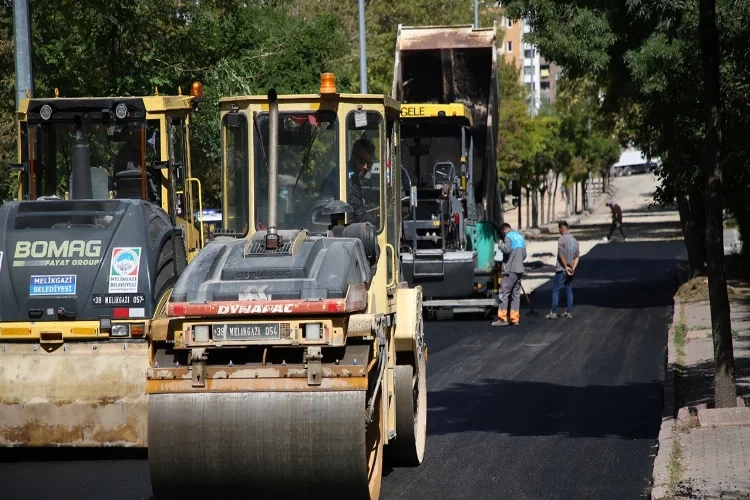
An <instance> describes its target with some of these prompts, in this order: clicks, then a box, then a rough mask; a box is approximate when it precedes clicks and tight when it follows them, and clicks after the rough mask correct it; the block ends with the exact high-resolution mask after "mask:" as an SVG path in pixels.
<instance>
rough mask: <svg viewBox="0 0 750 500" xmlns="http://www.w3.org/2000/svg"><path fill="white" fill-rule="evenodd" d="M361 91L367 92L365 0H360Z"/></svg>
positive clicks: (361, 92) (362, 92)
mask: <svg viewBox="0 0 750 500" xmlns="http://www.w3.org/2000/svg"><path fill="white" fill-rule="evenodd" d="M359 93H360V94H366V93H367V46H366V45H365V0H359Z"/></svg>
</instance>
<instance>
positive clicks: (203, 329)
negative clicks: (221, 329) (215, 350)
mask: <svg viewBox="0 0 750 500" xmlns="http://www.w3.org/2000/svg"><path fill="white" fill-rule="evenodd" d="M193 340H194V341H195V342H208V325H196V326H194V327H193Z"/></svg>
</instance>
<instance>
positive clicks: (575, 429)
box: [427, 379, 663, 439]
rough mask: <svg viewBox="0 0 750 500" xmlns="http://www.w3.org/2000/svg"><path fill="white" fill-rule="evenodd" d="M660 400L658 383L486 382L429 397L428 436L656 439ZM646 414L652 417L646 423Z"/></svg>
mask: <svg viewBox="0 0 750 500" xmlns="http://www.w3.org/2000/svg"><path fill="white" fill-rule="evenodd" d="M662 400H663V391H662V384H661V382H660V381H656V380H655V381H653V382H651V383H641V384H627V385H618V386H600V385H588V386H584V387H570V386H564V385H557V384H550V383H541V382H526V381H516V380H491V379H484V380H481V381H480V382H478V383H475V384H455V385H453V386H451V387H450V388H448V389H446V390H441V391H433V392H430V395H429V398H428V406H429V410H428V417H427V422H428V423H427V426H428V428H427V432H428V434H430V435H436V434H437V435H439V434H456V433H461V432H477V431H478V432H497V433H503V434H510V435H511V436H550V435H566V436H570V437H607V436H617V437H620V438H623V439H654V438H656V437H657V436H658V432H659V422H660V419H661V416H660V411H659V409H660V408H661V406H662ZM646 406H651V407H653V408H652V409H653V410H654V411H648V410H646V409H645V407H646ZM645 415H650V417H649V418H647V419H645V418H644V416H645Z"/></svg>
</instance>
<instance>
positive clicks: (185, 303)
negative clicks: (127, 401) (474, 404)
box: [147, 75, 427, 499]
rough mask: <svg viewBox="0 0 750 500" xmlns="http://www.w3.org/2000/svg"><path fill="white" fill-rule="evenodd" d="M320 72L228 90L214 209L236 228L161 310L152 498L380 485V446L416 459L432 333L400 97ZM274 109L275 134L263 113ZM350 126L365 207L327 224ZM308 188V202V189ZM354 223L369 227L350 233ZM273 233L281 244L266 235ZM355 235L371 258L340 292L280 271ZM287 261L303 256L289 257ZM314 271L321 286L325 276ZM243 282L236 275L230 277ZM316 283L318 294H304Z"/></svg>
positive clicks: (343, 197)
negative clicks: (366, 149) (403, 260)
mask: <svg viewBox="0 0 750 500" xmlns="http://www.w3.org/2000/svg"><path fill="white" fill-rule="evenodd" d="M327 78H329V75H324V77H323V84H324V85H322V88H321V92H322V93H321V94H315V95H279V96H277V99H276V100H274V99H273V97H272V96H274V97H276V96H275V93H274V92H272V93H270V94H269V97H266V96H245V97H232V98H225V99H222V100H221V102H220V107H221V118H222V144H223V156H224V179H225V184H224V187H223V195H224V203H223V207H222V213H223V216H224V225H225V228H227V229H233V230H234V231H236V236H235V237H233V238H232V237H222V236H218V237H216V238H215V239H214V240H213V241H211V242H210V243H208V244H207V245H206V248H205V249H204V250H203V252H202V253H201V255H199V256H198V258H197V259H196V260H194V261H193V262H192V263H191V264H190V265H189V266H188V269H187V270H186V271H185V273H183V276H182V277H181V278H180V281H179V282H178V284H177V285H176V286H175V289H174V292H173V295H172V297H171V299H170V302H169V304H168V306H167V309H168V316H169V317H168V319H164V320H159V321H157V322H155V323H154V325H153V326H154V328H153V331H152V338H153V343H152V346H151V347H152V353H151V367H150V368H149V370H148V375H147V379H148V382H147V389H148V393H149V462H150V469H151V480H152V486H153V490H154V493H155V498H157V499H161V498H170V497H172V496H173V495H174V496H179V495H181V494H186V493H188V492H191V493H196V492H199V491H204V490H205V491H207V492H213V493H212V494H230V493H232V492H237V491H250V492H252V495H253V498H287V497H288V495H294V494H305V495H307V496H308V497H309V498H322V497H327V498H348V499H356V498H367V499H374V498H379V495H380V481H381V474H382V464H383V453H384V448H383V447H384V446H385V450H386V451H387V450H389V449H390V450H391V451H392V455H393V457H394V463H396V462H397V461H398V459H401V462H403V463H405V464H411V465H418V464H419V463H421V462H422V459H423V454H424V446H425V433H426V359H427V349H426V345H425V343H424V338H423V332H422V306H421V289H420V288H419V287H416V288H409V287H408V285H407V284H406V282H405V281H403V279H401V273H400V260H399V250H398V249H399V245H398V242H399V237H400V227H401V217H402V210H403V209H402V192H401V185H400V155H399V121H400V117H399V115H400V111H401V108H400V105H399V103H398V102H396V101H394V100H392V99H390V98H389V97H387V96H383V95H354V94H338V93H336V92H335V90H334V91H330V92H328V91H327V90H328V89H329V88H330V85H328V86H327V85H326V83H327V82H328V83H330V80H327ZM276 113H278V114H276ZM274 116H277V117H279V118H277V123H279V125H278V128H277V131H278V132H277V134H278V136H277V138H276V139H275V140H276V141H277V143H278V144H279V146H278V147H276V146H274V144H275V143H274V139H273V136H274V132H273V128H272V127H273V125H268V122H271V124H273V123H274V122H273V120H274V118H273V117H274ZM266 120H267V121H266ZM258 134H260V137H259V135H258ZM360 139H366V140H368V141H370V143H371V144H372V145H373V146H374V147H373V150H372V158H370V163H369V165H370V169H369V172H368V173H367V174H364V175H363V176H362V177H361V181H360V182H361V185H362V186H363V187H362V188H361V194H362V196H363V198H364V199H365V200H366V202H367V203H366V204H365V207H366V213H370V214H374V215H375V217H374V219H372V218H371V219H369V220H370V221H371V223H370V224H365V223H362V222H356V221H353V217H354V215H355V212H356V210H353V211H349V212H347V213H346V224H345V226H338V225H337V224H336V223H335V221H334V219H335V217H332V219H331V225H330V226H329V222H328V221H327V220H321V218H322V219H325V217H327V215H325V214H326V213H328V212H326V210H328V211H329V212H330V211H331V209H332V207H334V205H335V204H334V205H326V203H327V202H328V201H327V200H328V198H325V199H323V200H322V201H321V200H320V198H321V196H322V195H321V192H322V191H323V188H320V189H318V187H316V186H320V185H325V183H326V182H333V184H335V183H336V181H337V182H338V190H335V193H334V195H333V196H332V199H333V198H335V199H338V200H340V201H346V202H347V203H349V204H350V206H351V200H352V192H351V188H350V185H349V183H348V176H350V175H354V174H352V172H353V171H352V169H351V165H352V161H353V159H354V160H356V156H357V151H359V150H357V149H356V148H354V144H355V143H357V142H358V141H359V140H360ZM316 141H317V142H316ZM295 151H299V156H295V155H294V154H293V152H295ZM266 160H268V161H266ZM363 163H364V160H363ZM266 168H268V170H267V172H268V174H267V175H266V174H265V173H264V170H265V169H266ZM270 178H275V179H277V185H276V189H277V190H278V191H277V192H278V198H277V201H278V204H277V207H278V208H277V214H278V217H277V220H274V218H273V217H269V214H270V212H269V210H270V207H269V206H268V205H267V203H266V200H270V199H271V198H272V196H273V195H272V194H270V193H273V192H274V191H273V189H274V188H273V187H270V186H269V185H267V184H266V181H267V179H270ZM256 183H262V186H259V185H257V184H256ZM268 184H270V183H268ZM302 184H304V186H302V187H300V186H301V185H302ZM264 193H269V194H267V195H266V194H264ZM316 197H317V198H318V202H317V204H313V205H312V207H313V208H310V206H311V205H308V204H307V200H308V199H313V198H316ZM263 198H265V200H263ZM334 208H335V207H334ZM326 226H328V227H327V228H326ZM274 228H277V229H278V232H276V231H274ZM295 228H303V229H301V230H300V229H295ZM344 228H345V229H344ZM341 231H350V232H351V233H347V232H344V233H341ZM357 231H362V234H366V235H368V236H367V237H364V236H363V239H362V240H357V239H356V238H352V237H350V236H349V237H348V236H347V235H350V234H354V233H357ZM275 234H278V236H279V238H280V240H279V245H280V246H279V247H278V248H279V250H273V248H275V247H274V244H272V243H269V239H273V238H274V235H275ZM342 234H343V236H341V235H342ZM357 234H358V233H357ZM359 241H364V242H366V243H362V244H361V248H365V249H369V250H365V253H366V254H367V255H368V256H369V257H368V258H369V259H371V260H370V261H369V262H370V264H371V266H372V267H371V270H373V271H374V272H372V274H368V272H367V271H362V272H363V273H364V274H367V275H368V278H367V280H366V283H359V282H356V281H352V282H351V283H350V284H349V285H348V287H347V288H346V289H345V291H344V292H342V294H341V295H339V296H335V297H334V296H331V293H330V291H329V293H328V295H327V296H324V295H326V294H325V293H322V294H320V293H321V292H320V289H317V291H313V288H314V285H310V286H309V287H308V286H306V285H304V286H302V288H303V290H302V291H299V290H297V291H296V292H293V291H290V290H287V292H281V291H280V290H281V289H282V288H284V287H286V286H287V285H283V284H282V283H287V284H288V285H289V287H291V288H294V287H295V286H297V285H294V283H293V282H292V281H294V280H292V281H285V280H287V278H289V277H290V276H292V275H295V276H296V275H298V276H300V279H302V280H306V279H311V278H310V276H313V275H315V272H316V271H315V269H318V268H319V269H326V271H325V273H328V272H329V271H328V270H329V269H330V270H331V272H330V274H331V275H338V274H339V273H338V272H337V271H339V270H337V269H335V266H334V267H327V266H330V265H331V264H330V263H331V261H330V260H329V259H331V258H333V257H331V255H330V254H325V252H323V251H322V250H321V251H320V252H319V253H317V254H315V255H316V256H315V257H314V258H313V254H314V250H315V248H319V247H326V248H328V247H327V245H328V244H329V243H330V245H332V246H335V245H337V244H339V243H341V244H342V248H343V247H346V248H347V249H350V250H351V251H352V252H353V253H350V254H348V255H349V256H344V257H341V260H340V266H341V267H343V268H346V266H348V265H350V262H351V261H350V260H348V259H350V258H354V257H351V255H355V254H356V255H359V254H358V253H357V252H358V250H357V248H360V247H359V245H360V243H359ZM259 242H260V243H259ZM263 242H265V243H263ZM337 242H338V243H337ZM263 245H265V247H263ZM269 245H270V246H269ZM375 248H376V249H377V251H375ZM278 252H280V253H279V254H278V255H279V257H277V253H278ZM331 252H333V250H331ZM342 252H343V250H342ZM282 254H283V255H282ZM306 255H309V256H310V257H309V259H308V260H307V261H305V259H306V258H307V257H305V256H306ZM339 255H344V254H343V253H342V254H339ZM356 255H355V257H356ZM204 258H205V260H206V262H203V260H204ZM277 258H278V259H280V260H277V261H276V260H274V259H277ZM242 259H245V260H244V261H243V260H242ZM274 262H276V264H275V263H274ZM289 262H298V263H300V265H301V267H295V266H296V264H293V265H291V267H284V266H287V265H289ZM358 262H360V261H358ZM211 263H213V264H211ZM233 263H234V264H233ZM233 265H236V266H240V267H241V268H242V269H247V270H243V271H238V270H237V269H240V267H237V268H232V266H233ZM242 266H246V267H242ZM247 266H250V267H247ZM254 266H259V267H254ZM267 266H270V267H267ZM352 266H353V264H352ZM209 267H210V270H209ZM355 268H356V266H355V267H352V269H355ZM266 269H267V270H266ZM357 269H359V268H357ZM294 273H297V274H294ZM325 273H323V272H322V271H321V274H325ZM230 275H231V276H230ZM316 279H318V281H317V283H318V284H319V285H317V286H319V287H325V286H327V285H324V284H325V283H326V279H327V277H325V276H321V275H319V276H318V277H317V278H316ZM222 280H226V281H225V282H223V281H222ZM232 280H241V281H242V283H241V284H238V283H236V282H233V281H232ZM259 280H260V281H259ZM219 281H222V283H223V284H222V285H221V286H222V287H226V288H224V290H225V291H221V290H222V288H221V287H219V285H218V284H217V283H218V282H219ZM259 283H265V285H258V284H259ZM321 283H323V284H321ZM212 287H213V288H212ZM236 287H240V288H241V289H242V291H240V292H239V294H236V293H235V294H234V295H232V293H233V292H230V291H229V290H230V289H232V290H236ZM279 287H280V288H279ZM329 288H330V287H329ZM295 293H296V294H297V295H296V296H294V294H295ZM310 293H314V294H319V295H318V297H317V298H312V297H311V298H309V299H304V298H302V297H304V296H306V295H309V294H310ZM192 294H198V295H197V296H200V297H205V300H201V299H196V298H195V297H194V296H193V295H192ZM300 294H302V295H300ZM211 296H213V299H211V298H210V297H211ZM191 297H192V298H191ZM295 297H296V298H295ZM219 492H220V493H219Z"/></svg>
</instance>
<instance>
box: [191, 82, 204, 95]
mask: <svg viewBox="0 0 750 500" xmlns="http://www.w3.org/2000/svg"><path fill="white" fill-rule="evenodd" d="M190 95H191V96H193V97H198V98H203V84H202V83H201V82H193V85H192V86H191V87H190Z"/></svg>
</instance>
